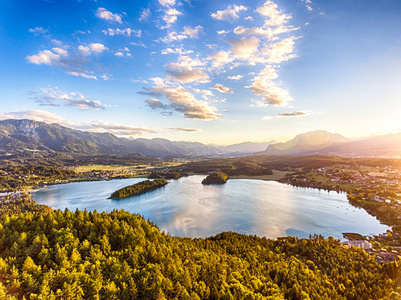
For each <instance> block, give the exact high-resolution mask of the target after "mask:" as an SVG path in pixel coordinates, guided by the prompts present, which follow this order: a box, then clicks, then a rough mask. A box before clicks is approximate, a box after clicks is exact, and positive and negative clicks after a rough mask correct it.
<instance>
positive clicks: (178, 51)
mask: <svg viewBox="0 0 401 300" xmlns="http://www.w3.org/2000/svg"><path fill="white" fill-rule="evenodd" d="M192 53H194V51H192V50H184V49H183V48H174V49H172V48H166V49H163V50H162V52H161V54H162V55H167V54H179V55H187V54H192Z"/></svg>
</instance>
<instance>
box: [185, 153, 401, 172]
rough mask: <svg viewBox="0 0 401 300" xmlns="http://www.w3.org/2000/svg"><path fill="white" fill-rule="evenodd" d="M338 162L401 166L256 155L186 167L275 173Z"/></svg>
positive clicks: (398, 162) (397, 162)
mask: <svg viewBox="0 0 401 300" xmlns="http://www.w3.org/2000/svg"><path fill="white" fill-rule="evenodd" d="M335 165H348V166H354V165H361V166H371V167H376V166H379V167H385V166H389V165H392V166H394V167H396V168H401V159H390V158H351V157H342V156H330V155H306V156H285V155H253V156H245V157H235V158H225V159H223V158H220V159H209V160H205V161H198V162H191V163H188V164H186V165H184V166H183V167H182V168H183V169H184V170H186V171H187V172H196V173H207V172H210V171H214V170H217V169H220V171H222V172H225V173H227V174H228V175H231V176H233V175H249V176H257V175H271V174H272V173H271V170H272V169H274V170H282V171H294V170H299V169H302V170H304V171H308V170H312V169H317V168H323V167H330V166H335Z"/></svg>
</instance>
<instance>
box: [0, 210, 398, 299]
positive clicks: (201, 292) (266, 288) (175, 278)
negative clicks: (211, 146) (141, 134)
mask: <svg viewBox="0 0 401 300" xmlns="http://www.w3.org/2000/svg"><path fill="white" fill-rule="evenodd" d="M399 270H400V269H399V267H398V265H396V264H395V263H393V264H390V265H388V264H384V265H379V264H377V263H376V262H375V260H374V257H372V256H370V255H368V254H367V253H365V252H364V251H363V250H361V249H356V248H352V249H345V248H342V247H341V246H340V243H339V242H337V241H335V240H334V239H328V240H323V238H322V237H318V236H314V237H312V238H311V239H302V240H301V239H298V238H292V237H288V238H283V239H278V240H275V241H274V240H267V239H265V238H259V237H256V236H249V235H241V234H237V233H232V232H226V233H222V234H219V235H217V236H214V237H210V238H208V239H191V238H179V237H171V236H170V235H168V234H165V233H163V232H160V231H159V230H158V228H157V227H156V226H154V225H153V224H152V223H150V222H148V221H146V220H145V219H144V218H143V217H141V216H139V215H133V214H131V213H129V212H126V211H123V210H119V211H113V212H111V213H98V212H96V211H94V212H87V211H78V210H77V211H76V212H71V211H68V210H66V211H64V212H63V211H60V210H55V211H48V212H41V213H38V212H30V211H28V212H25V213H23V214H19V215H11V216H8V215H6V216H4V217H3V218H2V219H1V221H0V282H1V283H3V285H1V284H0V297H1V296H2V295H4V297H9V298H8V299H13V298H12V297H16V298H19V299H21V298H22V297H23V296H25V297H26V298H27V299H174V298H177V299H380V298H389V297H390V294H391V293H393V294H392V297H394V298H396V296H397V294H396V292H395V291H394V288H395V286H396V283H397V281H396V279H397V276H398V272H399ZM7 295H8V296H7ZM5 299H7V298H5Z"/></svg>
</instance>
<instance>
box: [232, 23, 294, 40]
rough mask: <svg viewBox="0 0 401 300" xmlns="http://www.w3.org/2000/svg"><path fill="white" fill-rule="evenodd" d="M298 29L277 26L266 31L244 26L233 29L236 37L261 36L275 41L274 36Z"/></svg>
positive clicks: (260, 28)
mask: <svg viewBox="0 0 401 300" xmlns="http://www.w3.org/2000/svg"><path fill="white" fill-rule="evenodd" d="M298 29H299V27H297V28H294V27H292V26H277V27H274V28H272V27H268V28H266V29H265V28H262V27H251V28H247V27H244V26H238V27H236V28H235V29H234V33H235V34H236V35H245V36H251V35H261V36H265V37H267V38H268V39H276V36H278V35H280V34H283V33H288V32H291V31H294V30H298Z"/></svg>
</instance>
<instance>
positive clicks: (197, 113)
mask: <svg viewBox="0 0 401 300" xmlns="http://www.w3.org/2000/svg"><path fill="white" fill-rule="evenodd" d="M152 80H153V82H154V83H155V86H153V87H151V88H145V90H146V91H148V93H149V94H156V95H159V96H165V97H166V98H167V99H168V100H169V102H170V104H168V105H166V104H163V103H161V102H160V101H159V102H160V103H159V102H157V101H158V100H157V99H153V100H152V101H149V99H148V100H147V104H148V105H149V106H150V107H151V108H152V109H162V110H164V111H176V112H180V113H183V114H184V115H185V117H186V118H189V119H200V120H211V119H218V118H220V117H221V115H220V114H218V113H216V108H215V107H213V106H210V105H209V103H208V102H206V101H202V100H198V99H196V98H195V96H194V95H193V94H192V93H191V92H190V91H189V90H187V89H185V88H183V87H182V86H180V85H175V86H171V85H169V84H168V83H167V82H165V81H164V80H163V79H162V78H152ZM145 94H146V93H145Z"/></svg>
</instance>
